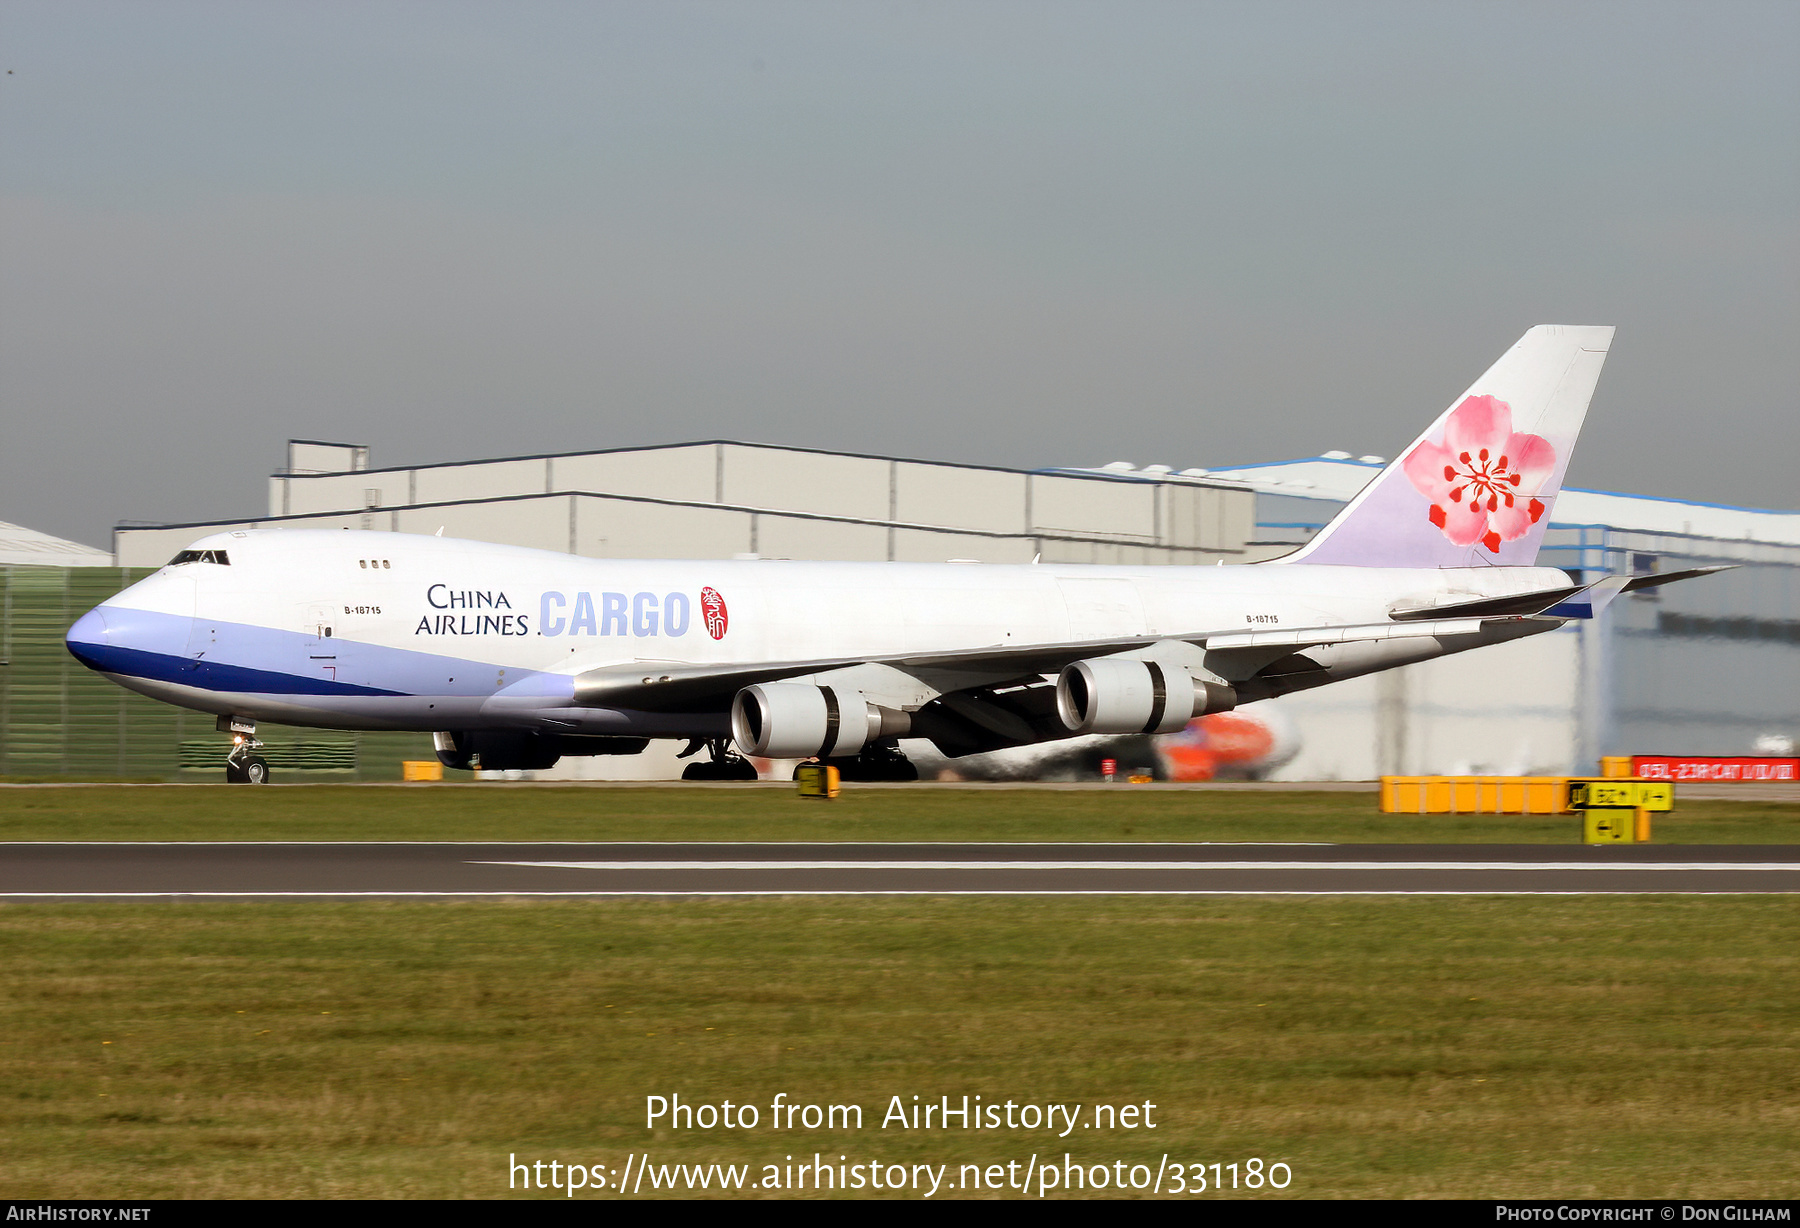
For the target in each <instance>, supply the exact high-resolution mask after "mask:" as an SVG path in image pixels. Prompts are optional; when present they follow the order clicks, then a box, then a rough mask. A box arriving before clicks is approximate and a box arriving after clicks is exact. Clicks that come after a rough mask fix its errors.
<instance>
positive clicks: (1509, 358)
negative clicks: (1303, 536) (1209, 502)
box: [1279, 324, 1613, 567]
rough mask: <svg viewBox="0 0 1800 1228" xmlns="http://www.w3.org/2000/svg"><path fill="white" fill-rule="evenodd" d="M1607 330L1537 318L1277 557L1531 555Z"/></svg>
mask: <svg viewBox="0 0 1800 1228" xmlns="http://www.w3.org/2000/svg"><path fill="white" fill-rule="evenodd" d="M1612 337H1613V330H1612V329H1611V328H1603V327H1580V326H1574V325H1563V324H1540V325H1538V326H1537V327H1536V328H1533V329H1531V330H1530V331H1529V332H1527V333H1526V334H1525V335H1524V336H1523V337H1521V338H1520V339H1519V342H1518V344H1517V345H1515V346H1513V347H1512V349H1510V350H1508V351H1507V352H1506V354H1505V355H1504V356H1503V357H1502V358H1501V359H1500V361H1499V362H1497V363H1495V364H1494V365H1493V366H1492V367H1490V368H1488V371H1487V373H1486V374H1485V375H1483V376H1482V377H1481V378H1480V379H1478V380H1476V381H1475V383H1474V384H1473V385H1471V386H1470V388H1469V390H1468V391H1467V392H1465V393H1463V395H1462V396H1460V397H1458V398H1457V399H1456V401H1455V402H1454V403H1452V404H1451V406H1450V408H1449V409H1447V410H1445V411H1444V412H1443V414H1441V415H1440V416H1439V417H1438V420H1437V421H1436V422H1433V423H1432V424H1431V427H1430V429H1428V430H1427V431H1426V432H1425V433H1424V434H1423V435H1420V436H1419V437H1418V438H1417V439H1415V440H1414V441H1413V442H1412V445H1411V446H1410V447H1408V448H1407V449H1406V451H1405V452H1403V453H1401V454H1400V455H1399V456H1398V457H1397V458H1396V459H1395V460H1394V462H1393V463H1392V464H1390V465H1389V466H1388V467H1387V468H1385V469H1383V470H1382V471H1381V472H1380V473H1379V474H1378V475H1376V478H1375V480H1374V481H1372V482H1370V483H1369V484H1368V485H1367V486H1365V487H1364V488H1363V489H1362V491H1361V492H1360V493H1359V494H1358V495H1357V496H1356V498H1354V499H1352V500H1351V501H1350V502H1349V503H1348V504H1347V505H1346V506H1345V507H1344V510H1343V511H1341V512H1339V513H1338V514H1337V516H1336V517H1335V518H1334V519H1333V520H1332V522H1331V523H1330V524H1328V525H1326V526H1325V527H1324V528H1323V529H1321V530H1320V531H1319V534H1318V536H1317V537H1315V538H1313V539H1312V541H1310V542H1308V543H1307V544H1306V546H1304V547H1303V548H1302V549H1300V550H1299V551H1297V552H1296V553H1294V554H1290V555H1288V556H1287V557H1285V558H1283V559H1281V560H1279V561H1280V562H1283V563H1333V564H1339V565H1343V566H1349V567H1479V566H1483V565H1501V566H1530V565H1531V564H1532V563H1534V562H1535V561H1536V560H1537V552H1538V545H1539V543H1540V542H1542V541H1543V539H1544V530H1545V529H1546V528H1547V527H1548V526H1549V523H1550V509H1551V508H1552V506H1554V504H1555V502H1556V496H1557V493H1558V492H1559V491H1561V490H1562V481H1563V473H1564V471H1565V470H1567V468H1568V465H1569V454H1570V452H1571V451H1573V450H1574V447H1575V437H1576V435H1577V434H1579V433H1580V431H1581V422H1582V419H1583V418H1585V417H1586V416H1587V408H1588V402H1589V400H1591V399H1592V398H1593V395H1594V385H1595V384H1596V383H1597V382H1598V381H1599V378H1600V367H1601V365H1602V364H1603V363H1604V362H1605V361H1606V352H1607V350H1608V348H1609V347H1610V346H1611V345H1612Z"/></svg>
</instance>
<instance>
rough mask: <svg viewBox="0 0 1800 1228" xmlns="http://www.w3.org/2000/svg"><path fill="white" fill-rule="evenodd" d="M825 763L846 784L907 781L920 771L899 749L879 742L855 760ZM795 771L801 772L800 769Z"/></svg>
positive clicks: (916, 776)
mask: <svg viewBox="0 0 1800 1228" xmlns="http://www.w3.org/2000/svg"><path fill="white" fill-rule="evenodd" d="M824 762H825V763H827V764H828V765H830V766H831V767H834V768H836V769H837V770H838V779H839V780H842V781H845V782H850V781H905V780H917V779H918V778H919V769H918V768H917V767H915V766H913V761H912V760H911V759H908V758H907V757H906V756H905V755H903V754H901V753H900V750H899V748H898V747H894V746H884V745H882V744H881V743H879V742H877V743H874V744H873V745H870V746H866V747H864V748H863V752H862V754H860V755H858V756H856V757H855V758H854V759H826V760H825V761H824ZM794 770H795V771H796V772H798V771H799V769H798V768H796V769H794ZM796 779H798V777H796Z"/></svg>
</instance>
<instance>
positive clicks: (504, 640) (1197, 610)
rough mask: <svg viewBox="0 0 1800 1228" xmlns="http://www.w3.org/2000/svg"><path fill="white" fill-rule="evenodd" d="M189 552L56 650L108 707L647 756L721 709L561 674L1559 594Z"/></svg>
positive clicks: (1391, 584)
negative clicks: (159, 702)
mask: <svg viewBox="0 0 1800 1228" xmlns="http://www.w3.org/2000/svg"><path fill="white" fill-rule="evenodd" d="M194 550H195V551H199V552H216V557H217V558H219V559H222V560H224V561H207V560H205V559H204V558H203V559H202V560H199V561H193V562H187V563H182V564H179V565H171V566H169V567H166V568H164V569H162V570H161V571H159V572H157V573H156V574H155V575H153V576H150V577H148V578H147V579H145V580H143V581H141V582H140V583H138V584H136V585H133V586H132V587H131V588H129V589H127V590H125V591H124V592H122V593H120V594H118V595H117V596H115V597H113V598H112V599H110V600H109V601H107V602H106V603H105V604H104V605H102V606H100V607H98V608H97V609H96V610H95V611H94V612H93V613H92V614H90V615H88V616H87V617H86V618H84V619H83V620H82V621H81V622H80V623H78V624H77V625H76V627H75V628H74V629H72V630H71V632H70V635H69V643H70V647H71V650H72V651H74V652H75V653H76V655H77V656H79V657H81V658H82V659H83V660H84V661H85V662H87V663H88V664H89V665H90V666H92V667H93V668H95V669H98V670H101V671H103V672H105V673H108V674H109V675H111V676H112V677H114V678H115V679H117V680H118V681H119V682H120V683H122V684H123V685H126V686H129V687H132V688H133V689H136V690H139V691H142V692H144V693H146V694H149V695H153V696H155V697H157V698H159V699H164V700H167V701H169V702H171V703H176V704H181V705H183V706H186V707H190V708H195V709H199V710H203V711H208V712H214V713H219V714H222V715H235V716H243V717H249V718H252V719H264V720H271V721H280V722H284V723H290V724H302V725H316V726H327V727H336V728H364V729H412V730H443V729H470V728H482V727H494V728H510V729H519V728H553V729H558V730H564V731H571V730H572V731H580V732H584V733H606V734H640V735H648V736H713V735H716V734H718V733H719V732H721V730H722V724H721V721H722V717H721V715H720V712H719V710H718V708H717V705H712V706H711V707H709V708H708V710H706V711H702V712H694V713H683V712H680V711H669V710H666V709H665V710H660V711H639V710H636V709H634V708H632V707H631V706H630V705H629V704H622V705H619V706H607V707H598V708H596V707H584V706H580V705H577V704H576V703H575V700H574V679H575V678H576V677H577V675H583V674H591V673H592V672H593V671H601V672H602V673H606V672H618V673H620V674H622V675H623V674H632V673H637V672H640V671H641V672H642V673H644V674H645V675H647V676H649V675H653V674H655V672H656V671H657V670H658V669H667V668H671V667H720V668H725V667H732V666H750V665H757V664H760V663H766V662H790V661H859V660H874V659H885V658H895V657H901V656H905V655H906V654H943V653H951V652H958V651H963V652H973V653H976V654H977V656H978V655H979V652H980V651H981V650H1006V649H1016V648H1021V647H1025V646H1029V645H1033V644H1064V643H1068V642H1071V641H1106V640H1119V639H1129V638H1134V637H1165V636H1166V637H1190V638H1191V637H1194V636H1199V635H1207V634H1218V633H1227V632H1242V631H1245V630H1253V631H1263V630H1267V631H1273V630H1279V629H1282V628H1290V627H1291V628H1307V627H1319V626H1332V625H1341V624H1370V623H1382V622H1384V621H1386V620H1388V619H1389V616H1390V613H1391V612H1392V611H1393V610H1395V609H1398V608H1403V607H1420V606H1430V605H1436V604H1448V603H1454V602H1457V601H1469V600H1475V599H1479V598H1487V597H1495V596H1504V595H1509V594H1515V593H1525V592H1531V591H1535V590H1541V589H1545V588H1549V587H1553V586H1555V585H1557V584H1566V583H1567V578H1566V577H1565V576H1564V575H1563V573H1561V572H1559V571H1556V570H1554V569H1548V568H1525V567H1487V568H1473V569H1469V568H1462V569H1398V568H1364V567H1344V566H1317V565H1313V566H1308V565H1280V564H1276V565H1266V564H1265V565H1256V566H1229V567H1097V566H1075V565H1067V564H1057V565H1049V564H1046V565H1033V566H999V565H986V564H917V563H815V562H788V561H776V560H748V561H697V560H696V561H689V560H635V559H588V558H579V557H574V556H570V555H564V554H556V553H551V552H547V551H540V550H529V549H523V548H519V547H510V546H498V545H490V544H483V543H478V542H469V541H457V540H446V539H439V538H433V537H416V536H410V535H404V534H389V533H347V532H335V533H334V532H322V531H272V532H248V533H225V534H218V535H216V536H213V537H209V538H206V539H204V540H202V541H200V542H196V543H195V544H194ZM1543 629H1548V625H1546V627H1545V628H1543ZM1428 655H1436V654H1435V653H1431V654H1428ZM1407 659H1418V657H1417V656H1416V655H1415V656H1413V657H1410V658H1407ZM1392 663H1393V664H1400V663H1403V662H1402V661H1401V660H1399V659H1396V660H1394V661H1393V662H1392ZM990 672H991V671H990ZM1360 672H1367V670H1363V671H1360ZM979 673H980V671H979V669H976V671H975V674H972V675H971V676H972V677H973V676H977V675H979ZM1004 673H1005V671H1004V669H1002V670H1000V676H1003V675H1004Z"/></svg>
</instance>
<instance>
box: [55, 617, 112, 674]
mask: <svg viewBox="0 0 1800 1228" xmlns="http://www.w3.org/2000/svg"><path fill="white" fill-rule="evenodd" d="M63 644H64V645H65V646H66V647H67V648H68V650H69V652H70V654H71V655H73V656H74V658H75V659H76V660H77V661H79V662H81V663H82V664H83V665H85V666H87V667H88V668H89V669H99V668H101V666H100V657H101V654H102V653H103V652H104V651H105V649H106V647H107V639H106V611H105V609H104V608H103V607H100V606H95V607H94V608H93V609H91V610H89V611H88V612H87V613H86V614H83V615H82V616H81V617H80V618H78V619H76V620H75V625H74V626H73V627H70V628H69V633H68V634H67V635H65V636H64V637H63Z"/></svg>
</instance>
